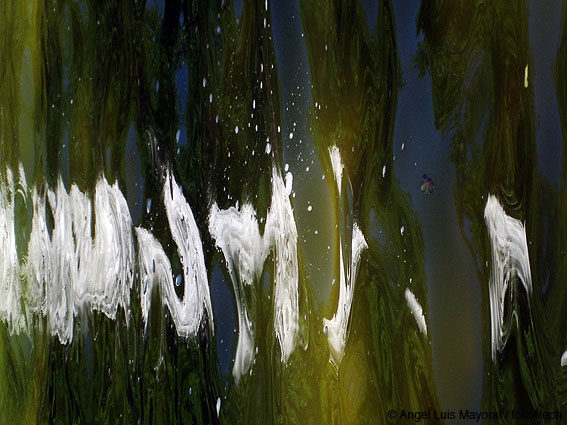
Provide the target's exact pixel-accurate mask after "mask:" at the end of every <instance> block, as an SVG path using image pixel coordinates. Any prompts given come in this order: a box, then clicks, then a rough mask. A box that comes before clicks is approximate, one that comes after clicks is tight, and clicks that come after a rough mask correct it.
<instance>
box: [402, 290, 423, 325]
mask: <svg viewBox="0 0 567 425" xmlns="http://www.w3.org/2000/svg"><path fill="white" fill-rule="evenodd" d="M405 296H406V303H407V305H408V308H409V309H410V311H411V314H412V315H413V317H414V319H415V321H416V323H417V327H418V328H419V330H420V331H421V332H422V333H423V334H424V335H427V324H426V323H425V316H424V315H423V308H422V307H421V304H420V303H419V301H418V300H417V298H416V297H415V295H414V294H413V292H412V291H411V290H410V289H409V288H406V292H405Z"/></svg>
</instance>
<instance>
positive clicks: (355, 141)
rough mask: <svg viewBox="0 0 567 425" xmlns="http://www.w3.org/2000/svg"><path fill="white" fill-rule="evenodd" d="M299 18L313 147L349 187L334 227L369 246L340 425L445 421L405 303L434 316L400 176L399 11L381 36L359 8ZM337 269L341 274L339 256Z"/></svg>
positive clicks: (385, 9) (311, 5) (341, 380)
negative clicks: (400, 417)
mask: <svg viewBox="0 0 567 425" xmlns="http://www.w3.org/2000/svg"><path fill="white" fill-rule="evenodd" d="M301 11H302V19H303V25H304V28H305V36H306V43H307V49H308V52H309V61H310V68H311V78H312V84H313V101H314V108H313V110H312V112H311V114H310V126H311V128H312V138H313V142H314V144H315V147H316V149H317V154H318V156H319V158H320V160H321V162H323V163H325V164H326V165H327V166H326V168H327V179H328V180H329V181H330V182H333V172H332V170H331V167H330V159H329V153H328V152H329V151H328V149H329V147H331V146H333V145H336V146H337V147H338V148H339V150H340V152H341V155H342V158H343V162H344V164H345V174H344V175H343V179H344V180H347V182H348V183H347V184H346V185H345V184H343V196H344V198H346V199H345V201H344V202H346V203H347V205H346V206H344V205H336V208H335V210H336V217H337V222H338V224H339V226H340V228H341V230H340V231H341V232H343V231H345V230H344V229H345V228H346V234H347V235H348V234H349V233H348V232H349V224H348V220H351V221H352V220H354V221H356V222H358V223H359V225H360V228H361V230H362V232H363V234H364V235H365V238H366V240H367V243H368V250H366V251H364V252H363V254H362V258H361V261H360V271H359V277H358V279H357V281H356V286H355V290H354V301H353V305H352V310H351V317H350V325H349V334H348V339H347V344H346V349H345V356H344V358H343V360H342V363H341V365H340V368H339V369H338V375H337V378H338V380H337V382H336V384H335V388H334V389H333V392H334V394H336V397H337V398H338V406H337V407H338V412H337V413H336V414H337V415H338V417H340V423H373V421H375V420H377V417H378V418H379V416H380V415H382V414H384V413H385V412H387V411H388V410H390V409H401V408H404V409H407V410H413V411H418V410H420V411H424V410H428V409H431V410H432V411H433V410H434V409H436V410H437V411H439V410H440V409H439V407H438V402H437V396H436V392H435V389H434V383H433V377H432V370H431V352H430V348H429V345H428V337H427V336H424V335H423V334H422V333H421V332H420V331H419V328H418V326H417V324H416V322H415V320H414V317H413V316H412V315H411V312H410V310H409V308H408V306H407V304H406V299H405V292H406V289H410V290H411V291H412V292H413V293H414V294H415V296H416V297H417V299H418V300H419V301H420V302H421V303H422V305H423V306H424V311H426V310H427V308H426V302H427V291H426V279H425V270H424V252H423V250H424V247H423V239H422V234H421V229H420V224H419V222H418V221H417V217H416V214H415V212H414V211H412V209H411V207H410V204H409V199H408V196H407V195H406V194H404V193H403V192H402V191H401V190H400V187H399V184H398V182H397V180H396V178H395V176H394V175H393V128H394V122H395V113H396V107H397V93H398V90H399V88H400V84H401V70H400V64H399V59H398V55H397V51H396V49H397V47H396V37H395V34H396V32H395V22H394V17H393V10H392V4H391V2H389V1H385V2H380V4H379V7H378V20H377V22H376V24H375V25H376V27H375V32H374V35H371V34H370V30H369V29H368V28H367V26H366V22H365V17H364V13H363V10H362V8H361V6H360V5H359V3H358V2H356V1H347V2H338V1H337V2H332V3H331V4H328V3H327V2H318V1H304V2H301ZM344 188H347V190H345V189H344ZM350 188H351V189H350ZM349 189H350V190H352V192H351V193H348V194H346V193H345V192H347V191H349ZM345 215H346V219H347V221H344V220H345ZM351 225H352V224H351ZM351 225H350V226H351ZM350 231H352V229H350ZM336 235H337V236H336V237H337V238H338V237H339V230H337V231H336ZM343 239H345V238H344V236H343ZM346 239H347V240H349V238H348V236H347V238H346ZM335 264H336V266H335V267H336V268H337V269H338V267H339V264H338V255H337V258H336V261H335ZM337 286H338V285H337ZM332 308H333V307H331V309H332ZM332 314H333V313H332V311H330V309H329V310H327V311H326V312H325V315H326V317H331V316H332ZM425 314H426V317H427V313H425ZM400 376H403V377H404V379H399V377H400ZM369 406H373V408H369ZM381 419H382V418H379V419H378V420H381ZM384 420H385V418H384ZM437 421H438V420H435V419H432V420H431V422H432V423H433V422H437Z"/></svg>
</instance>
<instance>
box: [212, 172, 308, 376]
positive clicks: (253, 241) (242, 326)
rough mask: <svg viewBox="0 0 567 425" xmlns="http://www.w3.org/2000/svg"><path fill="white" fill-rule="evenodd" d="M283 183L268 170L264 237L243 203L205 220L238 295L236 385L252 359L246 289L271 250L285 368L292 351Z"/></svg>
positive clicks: (293, 255)
mask: <svg viewBox="0 0 567 425" xmlns="http://www.w3.org/2000/svg"><path fill="white" fill-rule="evenodd" d="M285 181H286V182H285V183H284V180H283V178H282V176H281V174H280V172H279V171H278V170H277V168H276V167H273V168H272V198H271V204H270V208H269V210H268V214H267V217H266V225H265V226H264V234H263V236H260V231H259V228H258V221H257V218H256V213H255V211H254V209H253V207H252V206H251V205H250V204H248V203H246V204H244V205H243V206H242V208H241V209H240V210H238V209H236V208H234V207H231V208H229V209H227V210H219V209H218V206H217V205H216V204H214V205H213V206H212V208H211V212H210V216H209V231H210V233H211V235H212V236H213V238H214V239H215V241H216V245H217V247H218V248H219V249H220V250H221V251H222V252H223V255H224V257H225V260H226V262H227V265H228V269H229V273H230V276H231V280H232V282H233V286H234V290H235V293H236V302H237V310H238V316H239V336H238V344H237V348H236V358H235V363H234V367H233V375H234V377H235V379H236V381H239V379H240V377H241V376H242V374H243V373H246V372H247V371H248V370H249V368H250V365H251V363H252V361H253V359H254V353H253V344H254V341H253V339H254V329H253V326H252V324H251V323H250V321H249V318H248V313H247V311H246V308H247V307H246V302H245V299H244V295H243V291H244V285H252V284H253V282H254V281H255V280H257V279H259V277H260V274H261V272H262V269H263V265H264V262H265V261H266V258H267V256H268V254H269V253H270V250H273V253H274V263H275V267H276V270H275V277H274V280H275V295H274V315H275V317H274V331H275V333H276V338H277V339H278V342H279V344H280V348H281V360H282V362H284V363H285V362H287V359H288V358H289V356H290V354H291V353H292V352H293V350H294V349H295V345H296V339H297V333H298V318H299V294H298V285H299V269H298V258H297V228H296V225H295V219H294V216H293V209H292V207H291V203H290V200H289V196H290V194H291V186H292V177H291V173H287V175H286V179H285Z"/></svg>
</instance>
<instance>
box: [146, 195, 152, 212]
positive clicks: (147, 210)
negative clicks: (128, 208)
mask: <svg viewBox="0 0 567 425" xmlns="http://www.w3.org/2000/svg"><path fill="white" fill-rule="evenodd" d="M151 209H152V199H151V198H150V199H148V201H147V202H146V213H148V214H149V213H150V211H151Z"/></svg>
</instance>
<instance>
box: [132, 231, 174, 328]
mask: <svg viewBox="0 0 567 425" xmlns="http://www.w3.org/2000/svg"><path fill="white" fill-rule="evenodd" d="M135 232H136V240H137V241H138V267H139V270H140V279H141V282H142V284H141V285H140V300H141V304H142V319H143V320H144V324H145V326H146V328H147V326H148V317H149V311H150V306H151V301H152V291H153V287H154V285H159V287H160V292H161V296H162V299H163V300H164V301H163V302H164V304H166V305H167V306H168V308H169V310H170V311H172V309H173V311H175V305H176V303H175V302H173V303H170V302H169V300H170V298H171V292H172V289H173V285H174V283H173V272H172V271H171V263H170V261H169V258H167V255H165V252H164V251H163V248H162V246H161V244H160V243H159V242H158V241H157V240H156V238H155V237H154V236H153V235H152V234H151V233H150V232H148V231H147V230H146V229H143V228H141V227H136V229H135ZM173 296H174V297H175V298H177V294H175V291H174V290H173ZM172 316H173V312H172ZM174 317H175V316H174ZM174 320H175V318H174Z"/></svg>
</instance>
